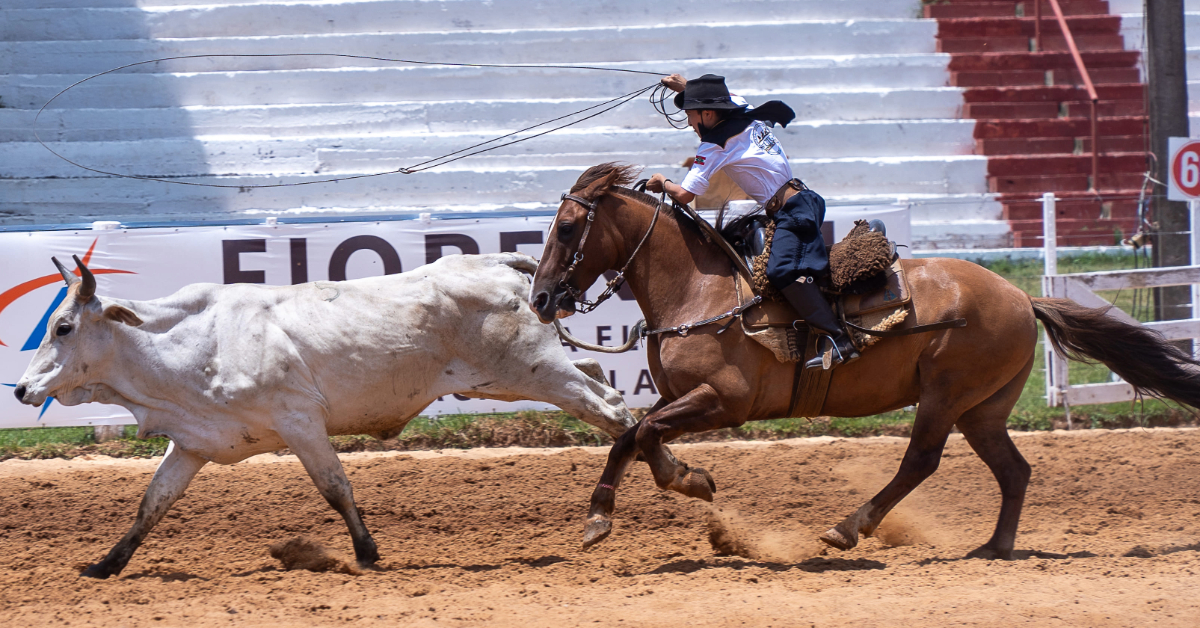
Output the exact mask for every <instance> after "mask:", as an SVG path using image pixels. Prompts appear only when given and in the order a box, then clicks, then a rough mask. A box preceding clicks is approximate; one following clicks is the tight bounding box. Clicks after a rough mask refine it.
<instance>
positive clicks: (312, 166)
mask: <svg viewBox="0 0 1200 628" xmlns="http://www.w3.org/2000/svg"><path fill="white" fill-rule="evenodd" d="M183 2H184V0H180V2H179V3H176V2H173V1H172V0H142V1H140V2H136V3H135V2H134V0H9V1H8V2H7V3H6V10H5V11H4V17H5V19H4V20H3V21H0V40H2V41H3V42H4V43H3V44H0V105H2V108H0V142H3V145H2V147H0V151H2V154H0V227H2V226H10V227H12V226H20V225H39V224H63V223H78V222H88V221H91V220H98V219H104V220H121V221H124V222H136V221H164V220H197V221H224V220H230V219H237V218H246V217H253V216H261V215H328V216H331V217H336V216H345V215H364V214H394V213H405V212H433V213H435V214H439V213H440V214H445V213H449V212H479V211H503V210H532V209H547V208H552V207H554V206H556V204H557V199H558V195H559V193H561V192H562V191H564V190H566V189H567V188H568V187H569V186H570V185H571V183H573V182H574V180H575V179H576V177H577V176H578V175H579V173H580V172H581V171H582V170H583V169H584V168H586V167H588V166H591V165H594V164H596V163H599V162H602V161H610V160H618V161H627V162H633V163H638V164H643V165H645V166H646V171H647V173H650V172H655V171H661V172H664V173H666V174H667V175H668V176H669V177H671V178H674V179H676V180H678V179H679V178H680V177H681V176H682V174H683V173H684V170H683V169H682V168H681V167H680V164H681V163H682V162H683V160H684V159H685V158H687V157H689V156H690V155H692V154H693V151H694V149H695V146H696V143H697V140H696V138H695V136H694V135H692V134H691V133H690V132H689V131H678V130H674V129H671V128H670V127H669V126H668V125H667V124H666V122H665V121H664V120H663V119H662V118H661V117H660V116H658V115H657V114H655V113H654V111H653V110H652V108H651V107H650V106H649V104H647V103H646V102H645V101H644V100H641V99H639V100H638V101H637V102H632V103H629V104H627V105H624V106H623V107H621V108H620V109H618V110H615V111H613V112H610V113H608V114H606V115H604V116H600V117H597V118H594V119H592V120H589V121H587V122H585V123H583V124H580V125H578V126H573V127H571V128H569V129H567V130H564V131H560V132H557V133H554V134H551V135H548V136H546V137H541V138H536V139H532V140H530V141H528V142H524V143H521V144H517V145H514V146H512V147H508V148H505V149H501V150H497V151H494V152H490V153H487V154H486V155H482V156H478V157H471V158H468V159H465V160H462V161H458V162H455V163H453V164H450V165H448V166H445V167H443V168H438V169H435V170H432V171H429V172H425V173H421V174H415V175H398V174H392V175H387V176H378V177H369V178H360V179H354V180H350V181H342V182H338V183H327V184H317V185H303V186H298V187H281V188H265V189H256V188H248V187H244V188H242V189H237V188H234V189H222V188H208V187H199V186H189V185H174V184H169V183H162V182H151V181H139V180H133V179H126V178H119V177H112V176H106V175H101V174H98V173H95V172H89V171H87V170H83V169H81V168H78V167H76V166H73V165H71V164H69V163H66V162H64V161H62V160H60V159H58V158H56V157H54V156H53V155H52V154H50V153H49V152H48V151H46V150H45V148H43V147H42V146H40V145H38V144H37V143H36V141H34V136H33V117H34V114H35V113H36V111H37V109H38V108H39V107H41V106H42V105H43V104H44V103H45V102H46V101H47V100H49V99H50V98H51V97H53V96H54V95H55V94H57V93H59V92H60V91H61V90H62V89H64V88H66V87H67V86H70V85H72V84H74V83H76V82H77V81H80V80H82V79H84V78H86V77H88V76H90V75H92V74H95V73H99V72H104V71H106V70H109V69H111V68H114V67H117V66H119V65H123V64H128V63H134V62H139V61H144V60H147V59H153V58H160V57H168V56H188V55H209V54H224V55H274V54H279V53H309V54H310V55H312V56H289V57H274V56H258V57H244V56H241V57H217V58H199V59H180V60H172V61H162V62H159V63H155V64H149V65H141V66H136V67H133V68H129V69H127V70H123V71H121V72H116V73H112V74H107V75H105V76H101V77H98V78H95V79H91V80H89V81H87V82H85V83H83V84H81V85H79V86H78V87H75V88H73V89H71V90H70V91H69V92H68V93H67V94H65V95H63V96H61V97H59V98H58V99H56V100H55V101H54V103H53V104H52V105H51V106H50V107H49V108H48V109H47V110H46V111H45V112H44V113H43V114H42V115H41V118H40V120H39V122H38V129H39V132H40V134H41V137H42V139H43V140H44V141H46V143H47V144H48V145H49V146H50V148H52V149H53V150H55V151H56V152H58V153H60V154H62V155H63V156H65V157H67V158H68V159H71V160H72V161H76V162H78V163H80V164H83V165H86V166H89V167H92V168H96V169H98V170H106V171H112V172H118V173H124V174H130V175H138V176H148V177H155V178H165V179H171V180H174V181H179V182H185V183H216V184H221V185H230V186H249V185H261V184H277V183H295V182H304V181H314V180H319V179H326V178H330V177H339V176H356V175H365V174H372V173H378V172H385V171H390V170H394V169H396V168H398V167H400V166H405V165H410V164H413V163H417V162H420V161H423V160H425V159H428V158H430V157H434V156H438V155H441V154H444V153H448V152H451V151H454V150H458V149H461V148H464V147H466V146H470V145H472V144H475V143H478V142H480V141H483V140H486V139H489V138H492V137H495V136H497V135H501V134H503V133H507V132H510V131H513V130H515V129H518V128H521V127H524V126H527V125H530V124H534V123H536V122H540V121H544V120H548V119H551V118H555V117H557V116H560V115H563V114H564V113H567V112H569V111H573V110H576V109H581V108H583V107H587V106H591V105H594V104H598V103H600V102H603V101H604V100H607V99H610V98H613V97H616V96H618V95H620V94H623V93H628V92H631V91H634V90H636V89H638V88H640V87H643V86H646V85H649V84H651V83H653V82H654V81H655V78H654V77H651V76H646V75H636V74H618V73H609V72H593V71H580V70H564V69H551V68H522V69H512V68H454V67H442V66H420V65H411V64H401V63H389V62H381V61H376V60H368V59H351V58H345V57H331V56H315V55H316V53H321V54H333V53H336V54H342V55H359V56H373V57H384V58H403V59H414V60H424V61H434V62H475V63H504V64H507V63H521V64H539V63H541V64H581V65H598V66H605V67H616V68H626V69H637V70H648V71H657V72H680V73H683V74H685V75H687V76H697V75H699V74H702V73H704V72H715V73H720V74H724V75H725V76H726V77H727V78H728V83H729V85H730V86H731V87H732V88H733V90H734V91H735V92H737V93H739V94H741V95H743V96H745V97H746V98H747V99H749V100H750V101H751V102H752V103H756V102H762V101H765V100H768V99H780V100H784V101H785V102H788V103H789V104H791V105H792V107H793V108H794V109H795V110H796V111H797V114H798V119H797V121H796V122H795V123H793V124H792V125H789V127H788V129H786V130H784V131H782V132H780V138H781V140H782V141H783V143H784V146H785V147H786V148H787V150H788V154H789V156H791V158H792V161H793V170H794V171H795V172H796V174H797V175H798V176H800V177H801V178H803V179H804V180H805V181H806V182H808V183H809V184H810V185H811V186H812V187H814V188H815V189H817V190H818V191H820V192H821V193H822V194H824V195H825V196H826V198H827V199H828V200H829V201H830V203H832V204H837V203H862V202H883V203H888V202H893V201H895V200H896V199H897V198H903V199H908V201H909V202H911V203H913V208H914V225H913V233H914V240H915V244H916V246H917V247H919V248H937V247H947V246H949V247H980V246H982V247H994V246H1006V245H1008V244H1009V238H1010V236H1009V227H1008V224H1007V223H1006V222H1004V221H1003V220H1002V219H1001V218H1002V216H1001V205H1000V203H998V202H996V201H995V200H994V194H992V193H990V192H989V190H988V187H987V186H988V171H987V167H988V158H987V157H986V156H984V155H977V154H973V153H974V152H975V147H976V139H975V137H974V133H975V129H976V123H975V122H974V121H973V120H967V119H962V118H961V117H960V114H961V112H962V110H963V98H962V94H963V91H964V90H963V89H962V88H960V87H955V86H950V83H951V70H950V69H949V67H948V61H949V60H950V55H948V54H945V53H939V52H938V51H937V50H936V42H937V39H936V37H935V35H936V32H937V29H938V25H937V24H936V23H935V22H933V21H931V20H925V19H921V18H919V17H918V15H917V10H918V7H917V4H916V3H915V2H914V1H913V0H872V1H867V0H828V1H823V2H813V1H811V0H734V1H730V2H722V3H712V4H706V5H704V9H703V10H697V9H696V6H695V5H694V4H693V3H691V2H688V1H686V0H665V1H664V2H660V3H656V4H654V5H648V4H646V3H642V2H635V1H633V0H609V1H606V2H603V3H596V4H593V3H577V2H571V1H570V0H537V1H514V0H508V1H505V0H493V1H487V0H438V1H422V0H371V1H362V2H341V3H336V2H321V1H312V2H286V3H285V2H272V1H241V2H239V1H238V0H220V1H217V0H186V4H184V3H183ZM1010 4H1011V3H1010ZM664 22H669V24H664Z"/></svg>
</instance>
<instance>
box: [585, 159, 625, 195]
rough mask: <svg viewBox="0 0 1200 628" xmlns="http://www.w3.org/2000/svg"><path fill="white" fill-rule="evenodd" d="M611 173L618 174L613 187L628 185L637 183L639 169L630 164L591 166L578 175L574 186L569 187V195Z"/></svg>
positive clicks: (613, 163) (611, 163) (614, 163)
mask: <svg viewBox="0 0 1200 628" xmlns="http://www.w3.org/2000/svg"><path fill="white" fill-rule="evenodd" d="M613 172H616V173H618V174H617V180H616V181H613V184H614V185H629V184H630V183H633V182H634V181H637V176H638V175H639V174H641V168H638V167H637V166H634V165H630V164H619V163H616V162H612V161H610V162H607V163H602V164H599V165H596V166H592V167H591V168H588V169H587V170H584V171H583V174H581V175H579V179H578V180H577V181H575V185H573V186H571V194H574V193H576V192H578V191H580V190H582V189H584V188H586V187H587V186H589V185H591V184H593V183H595V182H596V181H598V180H600V179H603V178H605V177H607V176H608V175H610V174H612V173H613Z"/></svg>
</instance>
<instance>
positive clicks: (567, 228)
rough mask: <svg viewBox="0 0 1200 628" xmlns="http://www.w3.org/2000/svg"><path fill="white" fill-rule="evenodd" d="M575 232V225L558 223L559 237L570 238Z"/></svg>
mask: <svg viewBox="0 0 1200 628" xmlns="http://www.w3.org/2000/svg"><path fill="white" fill-rule="evenodd" d="M574 232H575V225H574V223H569V222H560V223H558V237H560V238H569V237H571V234H572V233H574Z"/></svg>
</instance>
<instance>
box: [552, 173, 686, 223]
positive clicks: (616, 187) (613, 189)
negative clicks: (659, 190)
mask: <svg viewBox="0 0 1200 628" xmlns="http://www.w3.org/2000/svg"><path fill="white" fill-rule="evenodd" d="M613 172H617V173H618V174H617V178H616V180H615V181H613V184H612V185H611V186H609V187H608V188H606V189H604V190H603V191H604V192H607V193H609V194H616V195H618V196H624V197H625V198H628V199H631V200H634V201H638V202H640V203H644V204H646V205H648V206H650V207H658V205H659V204H660V203H661V201H660V200H659V199H658V198H657V197H655V196H651V195H649V194H646V193H645V192H639V191H637V190H634V189H632V188H628V187H624V186H626V185H629V184H630V183H633V182H634V181H636V180H637V177H638V175H639V174H641V168H639V167H638V166H634V165H630V164H618V163H616V162H611V161H610V162H608V163H603V164H599V165H595V166H592V167H591V168H588V169H587V170H585V171H584V172H583V174H581V175H579V179H578V180H577V181H575V185H573V186H571V193H572V194H574V193H575V192H578V191H580V190H582V189H584V188H586V187H587V186H589V185H591V184H592V183H595V182H596V181H598V180H600V179H603V178H605V177H607V176H608V175H610V174H611V173H613ZM663 207H665V208H667V209H668V210H670V209H672V207H671V205H669V204H664V205H663ZM665 214H666V215H669V216H671V217H672V218H674V219H675V222H678V223H682V224H685V225H687V226H688V227H690V228H691V229H692V230H693V231H695V232H696V234H697V235H703V232H702V231H700V227H699V226H698V225H696V223H694V222H692V220H691V219H690V218H689V219H686V220H680V219H679V217H678V216H676V215H675V212H674V211H668V212H665Z"/></svg>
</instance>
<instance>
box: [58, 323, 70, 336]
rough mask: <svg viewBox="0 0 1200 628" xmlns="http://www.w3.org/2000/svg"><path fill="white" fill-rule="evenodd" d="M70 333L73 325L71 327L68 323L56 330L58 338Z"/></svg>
mask: <svg viewBox="0 0 1200 628" xmlns="http://www.w3.org/2000/svg"><path fill="white" fill-rule="evenodd" d="M69 333H71V325H69V324H68V323H63V324H61V325H59V326H58V328H57V329H55V330H54V334H55V335H56V336H65V335H67V334H69Z"/></svg>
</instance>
